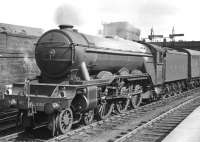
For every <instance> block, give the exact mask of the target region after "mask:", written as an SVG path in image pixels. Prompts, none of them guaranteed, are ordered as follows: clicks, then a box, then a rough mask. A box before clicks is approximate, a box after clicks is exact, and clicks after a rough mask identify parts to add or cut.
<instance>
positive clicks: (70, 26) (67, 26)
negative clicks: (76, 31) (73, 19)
mask: <svg viewBox="0 0 200 142" xmlns="http://www.w3.org/2000/svg"><path fill="white" fill-rule="evenodd" d="M73 27H74V26H72V25H59V28H60V29H73Z"/></svg>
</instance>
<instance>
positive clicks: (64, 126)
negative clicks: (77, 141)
mask: <svg viewBox="0 0 200 142" xmlns="http://www.w3.org/2000/svg"><path fill="white" fill-rule="evenodd" d="M72 123H73V114H72V111H71V109H70V108H67V109H64V110H62V111H61V112H60V114H59V119H58V128H59V130H60V132H61V134H65V133H66V132H68V131H69V130H70V129H71V126H72Z"/></svg>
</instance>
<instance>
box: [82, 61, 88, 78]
mask: <svg viewBox="0 0 200 142" xmlns="http://www.w3.org/2000/svg"><path fill="white" fill-rule="evenodd" d="M81 72H82V76H83V79H84V80H86V81H89V80H90V75H89V72H88V69H87V66H86V64H85V62H81Z"/></svg>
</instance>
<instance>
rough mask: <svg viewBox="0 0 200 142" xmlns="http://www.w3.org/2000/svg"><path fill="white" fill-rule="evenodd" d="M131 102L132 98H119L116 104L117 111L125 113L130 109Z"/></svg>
mask: <svg viewBox="0 0 200 142" xmlns="http://www.w3.org/2000/svg"><path fill="white" fill-rule="evenodd" d="M129 104H130V99H123V100H119V101H117V103H116V104H115V109H116V110H117V112H119V113H123V112H125V111H126V110H127V109H128V106H129Z"/></svg>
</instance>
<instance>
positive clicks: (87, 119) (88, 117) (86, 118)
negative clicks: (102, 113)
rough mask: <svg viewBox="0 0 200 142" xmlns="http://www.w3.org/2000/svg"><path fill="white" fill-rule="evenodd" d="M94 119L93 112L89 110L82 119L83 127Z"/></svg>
mask: <svg viewBox="0 0 200 142" xmlns="http://www.w3.org/2000/svg"><path fill="white" fill-rule="evenodd" d="M93 119H94V110H89V111H88V112H87V113H85V114H84V115H83V117H82V121H83V123H84V124H85V125H88V124H91V123H92V121H93Z"/></svg>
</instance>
